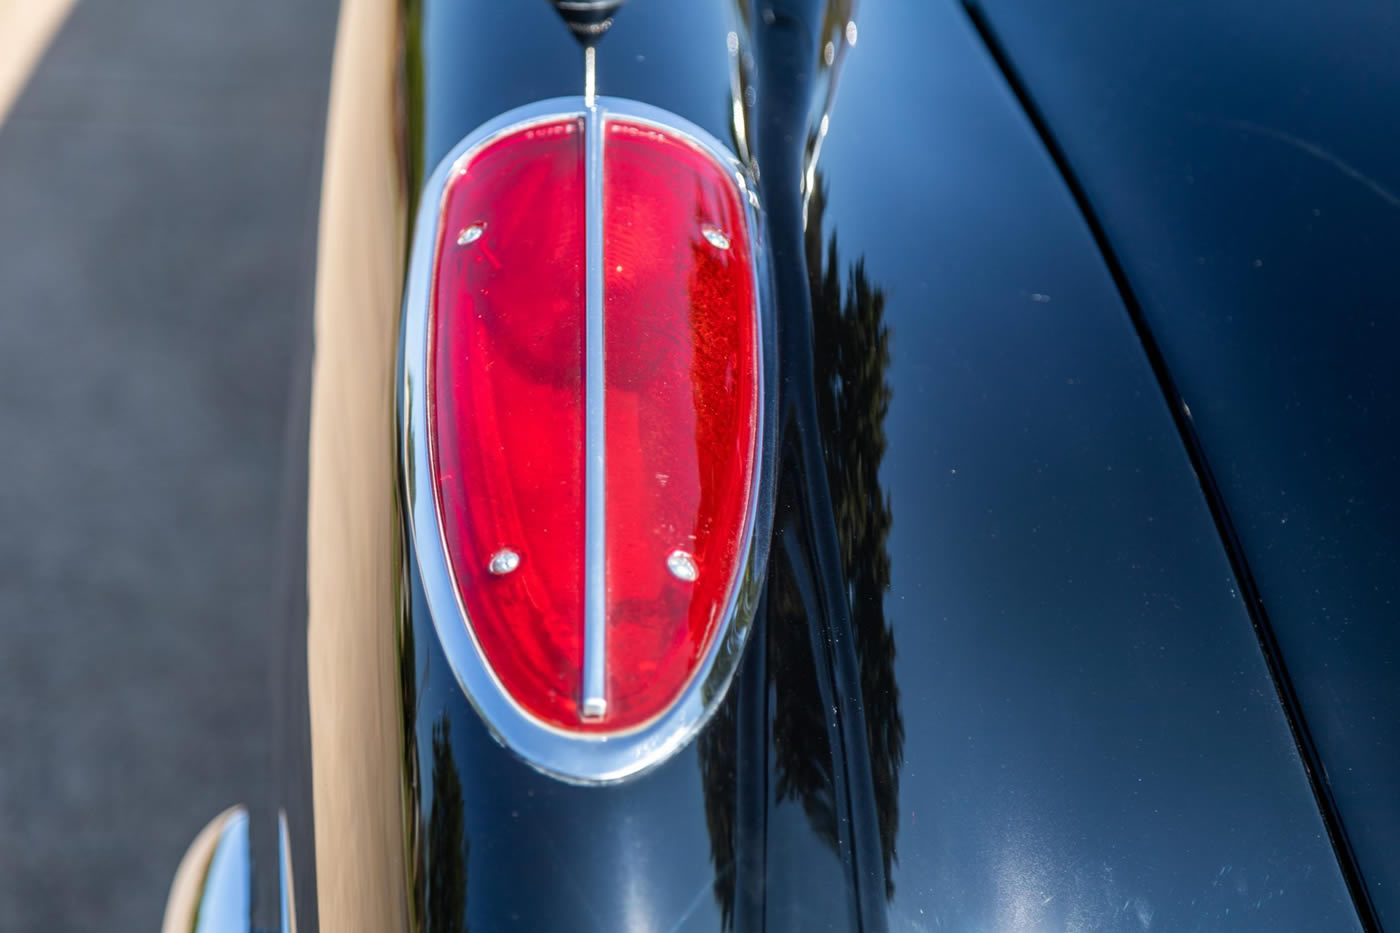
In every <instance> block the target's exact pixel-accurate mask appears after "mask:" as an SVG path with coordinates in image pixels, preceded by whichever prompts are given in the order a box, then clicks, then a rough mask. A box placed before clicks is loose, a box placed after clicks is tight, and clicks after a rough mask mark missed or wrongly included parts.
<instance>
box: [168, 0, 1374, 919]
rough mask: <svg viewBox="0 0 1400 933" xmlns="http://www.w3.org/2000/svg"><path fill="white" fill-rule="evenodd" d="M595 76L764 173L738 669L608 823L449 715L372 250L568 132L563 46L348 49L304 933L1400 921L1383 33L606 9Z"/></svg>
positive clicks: (382, 29)
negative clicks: (467, 157) (761, 368)
mask: <svg viewBox="0 0 1400 933" xmlns="http://www.w3.org/2000/svg"><path fill="white" fill-rule="evenodd" d="M585 38H586V40H587V42H590V43H596V49H597V52H596V54H597V58H596V79H597V86H598V89H599V92H600V93H603V94H607V95H610V96H612V97H617V98H626V99H633V100H637V101H641V102H644V103H646V104H649V105H652V106H655V107H659V108H662V109H664V110H666V111H670V112H672V113H674V114H677V115H679V116H680V117H683V118H684V119H685V120H688V121H691V122H692V123H694V124H697V125H698V126H699V127H701V128H703V129H704V130H706V131H708V132H709V133H710V134H712V135H713V136H715V137H717V138H718V139H721V140H725V141H727V143H728V144H729V146H730V147H731V148H732V150H733V154H734V155H736V156H737V157H739V158H740V159H741V160H742V161H744V162H745V163H746V164H748V165H751V166H754V167H755V168H756V169H757V174H758V177H759V182H758V191H759V195H760V201H761V210H762V215H763V218H764V223H765V227H764V229H765V231H766V237H767V242H766V244H765V249H766V254H767V258H768V261H769V263H770V267H771V273H772V276H771V278H772V281H771V289H772V313H773V319H774V322H775V338H774V345H773V346H774V352H775V354H776V358H777V363H778V381H777V384H776V392H777V397H776V403H775V410H776V413H777V425H776V438H775V447H774V455H775V472H774V474H773V494H774V501H773V512H772V530H771V536H770V538H769V544H770V547H769V556H768V561H767V568H766V576H765V578H764V581H763V588H762V592H761V597H760V602H759V605H758V610H757V613H756V617H755V621H754V627H753V630H752V633H751V635H750V637H749V641H748V644H747V646H746V648H745V649H744V654H743V657H742V661H741V662H740V664H739V667H738V670H737V673H736V675H735V677H734V680H733V682H732V684H731V685H730V687H729V689H728V691H727V692H726V694H725V696H724V698H723V701H722V702H721V703H720V704H719V706H718V709H717V711H716V712H715V713H714V715H713V717H712V718H711V719H709V721H708V722H707V724H706V725H705V726H704V728H703V729H702V730H701V731H700V732H699V734H698V735H697V736H695V737H694V738H693V740H691V741H689V742H688V743H687V744H685V745H684V747H683V748H681V749H680V750H679V751H678V752H676V753H675V754H673V755H671V756H670V757H669V758H667V759H666V760H665V761H664V762H662V763H661V764H659V765H658V766H656V767H655V768H653V769H651V770H649V771H647V772H645V773H643V774H640V775H637V776H634V777H630V778H628V779H626V780H623V781H620V782H615V783H611V784H607V785H602V786H592V785H580V784H576V783H568V782H564V781H561V780H559V779H557V778H555V777H552V776H550V775H548V774H544V773H542V772H541V771H539V770H537V769H536V768H534V767H531V766H530V764H529V763H528V762H526V761H523V760H522V759H521V758H520V757H518V756H517V755H515V754H514V753H513V752H511V751H510V750H508V749H507V748H505V747H503V745H502V744H501V743H500V742H499V741H498V740H497V739H496V738H495V737H494V736H493V734H492V732H491V730H490V729H489V728H488V725H487V724H485V723H484V722H483V721H482V719H481V717H480V716H479V715H478V713H477V711H476V709H475V708H474V707H473V706H472V704H471V703H470V702H469V701H468V698H467V697H466V696H465V694H464V693H463V691H462V687H461V685H460V684H459V682H458V680H457V679H456V678H455V677H454V674H453V668H452V666H451V665H450V664H449V662H448V659H447V657H446V656H445V654H444V652H443V648H442V644H441V641H440V639H439V637H438V633H437V630H436V629H435V627H434V624H433V619H432V617H431V613H430V612H429V610H428V607H427V602H426V597H425V592H424V583H423V578H422V574H421V573H420V569H419V566H418V564H417V560H416V558H415V555H414V550H413V548H412V547H411V546H410V541H411V531H410V530H409V529H407V528H406V527H405V525H404V517H403V506H402V500H401V498H400V496H401V494H402V488H401V476H400V475H399V472H400V471H399V468H398V465H399V463H400V458H401V456H402V451H401V450H399V449H398V448H397V444H398V443H399V438H400V437H401V436H402V435H401V433H400V431H398V430H396V428H395V423H396V422H395V419H396V417H401V416H402V412H401V411H400V410H399V409H398V408H396V404H395V394H394V386H395V374H396V372H397V371H398V370H397V366H398V361H397V353H398V346H399V339H400V335H399V308H400V305H399V300H400V297H401V289H402V284H403V277H404V275H405V271H404V259H405V256H406V255H407V252H408V249H409V241H410V239H411V237H412V234H413V229H412V223H411V218H412V217H413V216H414V207H415V204H416V199H417V198H418V196H419V194H420V192H421V190H422V185H423V184H424V181H425V180H426V178H427V177H428V175H429V174H430V173H431V171H432V170H433V168H434V166H436V165H437V164H438V163H439V162H440V161H441V160H442V159H443V157H444V156H445V155H446V154H447V153H448V152H449V150H451V149H452V148H453V147H454V146H455V145H456V144H457V143H458V141H459V140H461V139H463V138H464V137H465V136H467V135H468V134H469V133H471V132H472V131H473V129H474V128H476V127H478V126H479V125H481V124H483V123H485V122H486V121H488V120H490V119H491V118H493V117H495V116H497V115H498V114H501V113H502V112H504V111H507V110H510V109H512V108H514V107H518V106H521V105H525V104H529V103H531V102H534V101H538V100H543V99H546V98H553V97H559V96H566V95H578V94H581V93H582V91H583V88H582V83H583V74H584V71H583V65H582V52H581V44H580V42H579V41H578V40H577V38H576V37H575V36H574V35H571V34H570V32H569V31H568V30H566V29H565V28H564V25H563V24H562V23H561V22H560V19H559V16H558V15H557V12H556V11H555V10H553V9H551V7H550V4H548V3H544V2H471V3H468V2H460V0H453V2H441V0H409V2H403V3H401V4H397V5H395V4H389V3H384V4H369V3H347V4H346V6H345V9H344V11H343V13H342V24H341V37H340V44H339V47H338V51H337V66H336V67H337V71H336V78H335V80H336V88H335V91H334V93H333V100H332V110H331V128H330V133H329V151H328V162H327V177H326V182H325V194H324V202H323V206H322V251H321V268H320V275H319V277H318V302H317V361H316V369H315V379H314V381H313V386H312V392H311V412H312V416H311V425H310V433H309V437H310V451H311V463H310V470H309V475H310V482H311V487H310V492H309V515H310V518H309V539H308V540H309V548H310V552H309V555H308V568H309V570H308V573H309V577H308V594H307V595H308V605H307V606H305V607H303V606H293V607H291V611H290V613H289V615H290V616H291V617H292V619H293V624H292V625H291V626H290V628H289V644H290V645H291V648H290V653H289V663H288V682H289V683H290V684H291V688H290V690H289V693H288V697H289V702H288V703H287V710H288V716H287V735H286V736H285V737H284V738H285V739H286V742H285V745H286V754H285V755H284V761H283V764H284V768H283V779H284V785H283V786H284V795H285V800H286V813H287V825H288V831H287V833H286V839H287V840H288V843H287V845H288V849H287V851H288V852H289V854H290V860H289V862H288V864H287V865H286V866H284V867H285V868H286V871H285V872H284V874H286V875H295V877H296V892H297V895H298V898H299V899H298V900H297V901H296V903H295V904H294V905H293V906H291V907H290V910H291V911H292V917H291V920H290V922H298V921H299V923H300V925H301V926H302V928H303V929H314V928H316V926H317V924H318V922H319V925H320V926H322V927H324V928H326V929H334V930H341V929H349V928H361V927H363V928H365V929H371V928H373V929H412V930H433V931H437V930H444V931H445V930H466V929H473V930H512V929H518V930H532V931H535V930H578V929H598V930H624V929H625V930H661V931H680V930H697V931H698V930H717V929H731V930H735V931H741V933H742V931H751V930H760V929H764V930H801V931H812V930H827V929H830V930H865V931H880V930H993V929H995V930H1042V929H1044V930H1125V931H1126V930H1148V929H1167V930H1176V929H1183V930H1269V931H1276V930H1299V931H1322V930H1327V931H1332V930H1336V931H1341V930H1352V929H1362V930H1379V929H1382V928H1383V927H1384V926H1385V925H1386V924H1387V923H1388V924H1389V925H1390V926H1392V927H1400V900H1397V897H1400V894H1397V892H1400V868H1397V864H1400V863H1397V861H1396V860H1395V859H1394V858H1393V857H1392V856H1391V848H1392V846H1391V841H1390V840H1391V837H1392V835H1393V834H1394V832H1395V831H1396V830H1397V829H1400V756H1397V754H1396V752H1395V749H1396V744H1397V739H1400V719H1398V718H1397V710H1400V681H1397V679H1396V676H1395V670H1394V668H1395V665H1396V663H1397V660H1400V650H1397V644H1400V642H1398V641H1397V635H1396V628H1395V624H1394V623H1395V619H1396V613H1397V605H1400V593H1397V586H1400V584H1398V583H1397V581H1400V549H1398V548H1397V542H1400V535H1397V533H1396V532H1397V523H1400V509H1397V502H1398V501H1400V500H1397V495H1396V492H1395V491H1394V483H1393V477H1394V475H1395V473H1396V466H1397V446H1396V444H1397V442H1396V437H1397V436H1400V432H1398V431H1397V428H1398V427H1400V425H1397V419H1400V379H1397V376H1396V366H1395V362H1394V359H1395V347H1396V346H1397V345H1400V339H1397V338H1400V314H1397V311H1400V298H1397V295H1400V282H1397V281H1396V279H1397V276H1400V263H1398V262H1397V260H1396V256H1397V248H1400V124H1397V122H1396V120H1395V118H1394V115H1395V114H1396V113H1400V63H1397V57H1396V56H1395V54H1394V49H1395V48H1397V39H1400V13H1397V12H1396V10H1394V9H1393V8H1389V7H1385V8H1383V7H1381V6H1379V5H1374V4H1365V3H1359V2H1357V3H1347V4H1323V5H1302V4H1289V5H1284V6H1280V5H1278V4H1263V3H1259V2H1252V0H1251V2H1247V3H1239V4H1218V3H1205V2H1195V0H1192V2H1188V3H1180V4H1159V5H1140V4H1122V3H1112V2H1107V0H1102V2H1101V0H1079V2H1075V3H1073V4H1068V5H1037V4H1032V3H1027V2H1020V0H978V2H971V3H968V4H965V5H960V4H957V3H952V2H904V3H896V2H889V0H885V2H877V0H867V2H865V3H862V4H860V5H859V8H858V9H857V8H855V6H854V5H853V4H852V3H851V2H850V0H845V2H842V0H830V2H827V3H821V2H817V0H736V2H734V3H728V2H721V0H703V2H702V0H695V2H681V0H635V2H634V3H631V4H628V5H627V6H626V7H625V8H623V9H622V10H621V11H620V12H618V13H617V15H616V17H615V19H614V20H613V21H612V25H611V28H610V29H608V30H607V31H606V32H605V33H604V34H602V35H601V37H599V36H597V35H593V36H586V37H585ZM307 613H309V623H303V619H304V618H307V617H308V616H307ZM303 704H305V706H303ZM303 709H306V710H309V713H308V715H306V716H305V717H303V716H302V712H303ZM308 722H309V728H308ZM167 922H169V917H168V918H167Z"/></svg>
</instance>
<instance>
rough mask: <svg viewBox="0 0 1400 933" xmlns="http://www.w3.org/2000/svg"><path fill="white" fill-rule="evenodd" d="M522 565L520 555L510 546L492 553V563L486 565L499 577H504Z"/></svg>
mask: <svg viewBox="0 0 1400 933" xmlns="http://www.w3.org/2000/svg"><path fill="white" fill-rule="evenodd" d="M519 566H520V555H519V554H517V553H516V552H515V551H512V550H511V549H510V548H508V547H503V548H501V549H500V550H499V551H497V552H496V553H495V554H492V555H491V563H489V564H487V565H486V569H487V570H490V571H491V572H492V573H494V574H495V575H496V576H498V577H503V576H505V575H506V574H508V573H510V572H511V571H512V570H514V569H515V568H516V567H519Z"/></svg>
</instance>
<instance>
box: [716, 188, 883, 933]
mask: <svg viewBox="0 0 1400 933" xmlns="http://www.w3.org/2000/svg"><path fill="white" fill-rule="evenodd" d="M826 195H827V189H826V185H825V184H824V183H823V181H822V180H821V177H820V175H818V176H817V184H816V185H815V190H814V191H813V193H812V198H811V200H810V202H809V205H808V224H807V227H806V243H805V249H806V260H807V269H808V275H809V284H810V288H811V299H812V316H813V320H812V323H813V345H814V350H813V364H814V368H813V372H814V379H813V383H814V384H813V389H814V391H815V396H816V398H815V401H816V410H817V420H818V423H817V424H816V425H810V426H805V427H806V429H807V430H814V431H818V432H819V433H820V447H821V450H822V455H823V458H824V460H825V466H826V472H827V481H828V489H827V490H826V492H827V493H828V495H827V496H825V497H821V498H824V499H826V500H827V501H829V503H830V508H831V512H832V514H831V517H830V520H831V522H832V524H833V525H834V526H835V530H836V535H837V538H838V542H837V544H838V548H839V552H840V557H841V566H840V571H841V575H842V584H843V590H842V591H843V593H844V595H845V597H846V599H847V600H848V602H849V608H850V621H851V628H852V641H853V642H854V647H855V654H856V661H857V663H858V665H859V672H860V689H861V696H860V699H859V702H857V703H854V704H851V705H848V706H844V708H846V709H855V708H860V709H861V710H863V713H864V719H865V722H864V725H865V733H866V739H867V742H868V755H869V762H870V769H871V777H872V783H873V786H874V793H875V800H874V809H875V813H876V817H877V820H878V823H879V827H878V828H879V832H880V844H881V852H882V855H883V860H884V878H885V895H886V897H889V898H892V897H893V896H894V882H893V872H892V869H893V866H894V862H895V860H896V848H895V837H896V834H897V832H898V829H899V770H900V768H901V767H902V765H903V762H904V718H903V715H902V713H901V711H900V705H899V703H900V697H899V687H898V685H897V684H896V683H895V676H894V658H895V645H894V634H893V632H892V630H891V628H890V625H889V623H888V621H887V620H886V619H885V610H884V595H885V592H886V590H888V588H889V585H890V555H889V549H888V537H889V531H890V525H891V522H892V513H891V508H890V500H889V496H888V495H887V494H886V493H885V492H884V491H883V489H882V488H881V486H880V477H879V470H880V464H881V461H882V460H883V458H884V455H885V450H886V447H887V441H886V437H885V429H884V421H885V416H886V414H887V413H888V412H889V407H890V401H891V399H892V392H891V389H890V386H889V383H888V381H887V379H886V371H887V370H888V368H889V365H890V331H889V327H888V326H887V325H886V324H885V322H884V309H885V296H884V292H883V291H882V290H881V289H880V288H879V287H878V286H876V285H875V284H874V283H872V282H871V281H870V279H869V278H868V276H867V274H866V271H865V263H864V261H863V260H857V261H856V263H855V264H854V265H853V266H851V267H850V268H849V269H848V270H847V273H846V280H845V283H844V286H843V283H842V279H841V268H842V267H841V262H840V257H839V253H838V249H837V245H836V237H835V235H834V234H833V235H832V236H831V238H830V240H829V241H828V243H827V244H826V249H825V251H823V248H822V215H823V212H824V210H825V207H826ZM796 461H797V455H796V452H795V449H794V448H793V447H792V446H791V445H786V444H785V445H784V449H783V451H782V459H781V462H780V465H779V483H778V486H777V519H776V526H775V529H774V547H773V550H772V552H771V554H770V557H769V563H768V571H767V578H766V582H765V584H764V586H765V599H764V600H763V604H764V606H765V608H764V609H763V610H762V611H763V614H764V620H765V627H766V646H765V648H766V652H767V657H766V659H765V660H766V669H767V679H768V684H767V687H768V691H769V692H768V697H769V711H770V715H771V727H772V746H771V750H770V753H771V756H772V760H771V763H770V765H771V769H772V770H771V773H772V775H773V783H772V794H773V801H772V802H774V803H777V802H782V801H793V802H796V803H798V804H800V805H801V807H802V809H803V812H804V813H805V814H806V816H807V819H808V821H809V823H810V825H811V828H812V831H813V833H814V834H815V835H816V836H817V837H818V838H819V839H822V840H823V841H825V842H826V843H827V844H828V845H829V846H831V848H832V849H833V850H836V849H838V846H839V844H840V838H841V836H842V834H843V830H842V827H841V825H840V820H839V809H838V801H837V794H836V787H837V782H836V775H835V774H833V770H832V769H833V768H834V767H836V761H837V750H836V749H835V748H833V744H832V741H833V736H832V732H831V722H830V717H829V710H828V709H827V703H826V702H825V701H824V699H823V694H822V689H823V688H822V680H821V678H820V675H819V673H818V672H819V665H823V666H824V665H825V664H827V663H828V662H827V659H826V658H825V657H817V656H815V655H814V642H813V634H812V631H813V629H812V626H813V625H814V624H817V623H816V621H815V620H816V618H817V615H818V614H819V613H821V612H822V611H823V610H822V608H821V606H820V605H819V604H818V602H817V600H816V596H815V592H814V579H813V574H814V571H815V568H814V567H812V566H809V565H808V564H807V563H806V560H805V559H804V558H803V557H801V556H799V555H802V554H804V553H810V550H809V549H808V548H807V547H805V546H804V547H794V548H789V547H783V546H780V543H781V541H782V540H783V539H784V538H787V537H792V538H793V539H794V540H798V541H802V540H808V539H809V536H810V535H811V534H813V533H815V529H813V528H808V527H805V521H804V519H803V518H802V510H801V509H800V508H794V507H789V504H791V503H796V502H800V501H801V500H802V498H803V495H802V491H801V489H800V488H799V486H798V484H800V483H801V482H804V481H806V480H805V479H804V478H803V476H802V473H803V471H802V469H801V468H800V466H799V465H798V463H797V462H796ZM759 631H764V627H760V629H759ZM736 686H737V685H736ZM736 694H737V691H731V693H730V696H729V697H728V698H727V699H726V700H725V702H724V704H723V705H722V706H721V708H720V710H719V711H718V713H717V714H716V716H715V719H714V721H713V722H712V723H711V724H710V725H709V726H708V727H707V728H706V730H705V733H704V734H703V735H702V736H701V739H700V770H701V779H702V781H703V784H704V789H705V818H706V822H707V824H708V827H709V831H710V846H711V859H712V861H713V863H714V866H715V873H716V876H715V882H714V894H715V899H716V901H717V902H718V903H719V906H720V911H721V915H722V917H723V920H724V925H725V928H726V929H728V928H730V927H731V926H732V923H733V919H732V918H733V913H734V908H735V894H736V890H735V888H736V883H737V884H743V883H744V880H745V879H742V878H737V879H736V877H735V874H734V864H735V862H734V857H735V853H736V851H737V850H738V849H739V847H740V846H741V845H743V844H744V843H743V840H736V839H735V831H734V811H735V797H736V793H737V786H738V783H739V782H748V781H754V780H760V779H761V776H760V775H757V774H744V775H737V774H736V765H737V762H736V759H735V741H736V734H737V728H738V724H737V719H738V717H739V716H740V715H749V716H752V715H759V712H758V710H757V709H756V708H754V707H748V708H746V709H744V710H743V711H740V710H739V708H738V707H739V703H738V697H737V695H736Z"/></svg>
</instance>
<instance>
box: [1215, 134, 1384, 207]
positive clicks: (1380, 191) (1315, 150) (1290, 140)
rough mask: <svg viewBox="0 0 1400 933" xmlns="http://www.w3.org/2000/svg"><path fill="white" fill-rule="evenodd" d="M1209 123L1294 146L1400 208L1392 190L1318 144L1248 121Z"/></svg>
mask: <svg viewBox="0 0 1400 933" xmlns="http://www.w3.org/2000/svg"><path fill="white" fill-rule="evenodd" d="M1209 122H1211V123H1218V124H1220V125H1222V126H1230V127H1234V128H1235V129H1238V130H1243V131H1244V132H1246V133H1254V134H1257V135H1259V136H1267V137H1269V138H1270V139H1276V140H1278V141H1279V142H1281V143H1284V144H1286V145H1289V146H1292V147H1293V148H1295V149H1297V150H1299V151H1301V152H1305V153H1307V154H1308V155H1310V156H1312V157H1313V158H1315V159H1320V160H1321V161H1323V162H1326V163H1327V164H1328V165H1330V166H1332V167H1333V168H1335V169H1336V170H1337V171H1339V172H1341V173H1342V174H1343V175H1345V176H1347V177H1348V178H1350V179H1352V180H1353V181H1357V182H1360V183H1361V184H1363V185H1365V186H1366V187H1367V188H1369V189H1370V190H1371V193H1372V194H1374V195H1375V196H1376V197H1378V198H1380V199H1381V200H1382V201H1385V202H1386V203H1387V204H1389V205H1390V206H1391V207H1400V197H1397V196H1396V195H1394V194H1392V193H1391V192H1390V190H1389V189H1387V188H1385V187H1384V186H1383V185H1381V184H1380V182H1378V181H1376V180H1375V179H1373V178H1371V177H1369V176H1367V175H1365V174H1364V173H1362V172H1361V171H1360V170H1358V169H1356V168H1355V167H1353V166H1352V165H1350V164H1349V163H1347V162H1344V161H1342V160H1341V159H1339V158H1337V157H1336V156H1335V155H1333V154H1332V153H1330V152H1328V151H1327V150H1326V149H1323V148H1322V147H1321V146H1319V145H1317V144H1316V143H1311V142H1308V141H1307V140H1306V139H1300V138H1299V137H1297V136H1294V135H1293V134H1292V133H1285V132H1284V131H1283V130H1276V129H1274V128H1272V127H1268V126H1261V125H1259V124H1258V123H1250V122H1249V121H1248V120H1219V119H1212V120H1210V121H1209Z"/></svg>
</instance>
